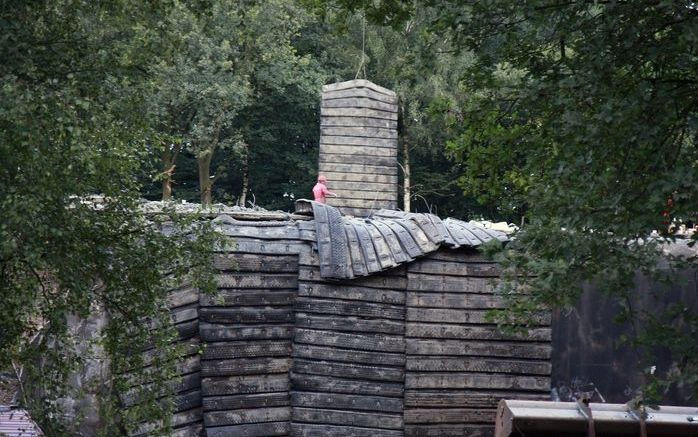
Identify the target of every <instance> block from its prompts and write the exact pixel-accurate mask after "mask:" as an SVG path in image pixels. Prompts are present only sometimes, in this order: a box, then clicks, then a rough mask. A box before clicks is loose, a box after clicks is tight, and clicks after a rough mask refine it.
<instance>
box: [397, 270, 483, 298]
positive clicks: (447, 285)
mask: <svg viewBox="0 0 698 437" xmlns="http://www.w3.org/2000/svg"><path fill="white" fill-rule="evenodd" d="M407 277H408V278H409V283H408V284H407V289H408V290H410V291H440V292H444V291H446V292H448V291H452V292H462V293H493V292H494V291H495V289H496V286H497V281H496V279H493V278H478V277H457V276H444V275H427V274H422V273H414V272H408V273H407Z"/></svg>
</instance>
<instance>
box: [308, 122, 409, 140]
mask: <svg viewBox="0 0 698 437" xmlns="http://www.w3.org/2000/svg"><path fill="white" fill-rule="evenodd" d="M320 135H322V136H323V137H332V136H338V137H363V138H384V139H393V140H395V139H397V131H396V130H395V129H387V128H382V127H371V126H361V125H358V126H326V127H323V126H321V127H320Z"/></svg>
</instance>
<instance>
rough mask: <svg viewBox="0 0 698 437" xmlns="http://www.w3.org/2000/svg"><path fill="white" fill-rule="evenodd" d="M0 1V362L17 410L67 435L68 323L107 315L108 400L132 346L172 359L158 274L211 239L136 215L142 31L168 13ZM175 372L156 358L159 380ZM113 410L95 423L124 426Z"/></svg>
mask: <svg viewBox="0 0 698 437" xmlns="http://www.w3.org/2000/svg"><path fill="white" fill-rule="evenodd" d="M0 5H1V7H0V20H1V21H2V22H3V26H2V27H1V29H0V39H1V40H2V41H3V44H1V45H0V59H1V60H2V62H0V82H1V83H2V86H1V87H0V205H2V209H3V214H2V218H0V351H1V353H0V367H1V368H3V369H5V368H7V366H9V365H10V364H13V365H16V366H24V368H25V370H26V373H27V374H29V375H30V378H29V380H30V381H32V383H33V387H32V388H31V389H32V390H34V391H35V392H36V393H41V395H42V397H41V398H38V399H36V398H35V399H31V398H29V397H28V398H27V401H28V402H29V405H27V407H30V408H31V409H32V412H33V414H35V415H36V417H37V418H38V419H40V420H41V421H42V426H43V428H44V431H45V432H46V433H47V434H48V435H56V436H58V435H64V434H70V432H71V430H70V429H69V428H70V424H68V425H66V424H65V423H63V424H61V423H57V422H56V420H55V419H56V418H58V417H61V415H62V411H61V410H60V409H61V404H60V403H59V402H58V400H59V399H60V398H61V397H62V396H63V395H64V394H65V393H66V391H65V390H66V387H65V385H64V382H65V378H66V376H67V375H68V374H69V373H70V372H71V371H72V370H73V369H74V368H75V367H76V366H79V365H80V363H81V357H80V356H79V355H77V354H76V352H75V349H74V347H73V346H74V344H73V343H72V342H73V340H74V339H72V338H71V337H70V332H69V326H68V325H69V323H68V319H69V317H71V316H77V317H87V316H88V315H90V314H93V313H94V312H95V311H98V310H104V311H106V312H107V313H108V314H109V321H108V324H107V326H106V328H105V331H104V337H103V338H102V339H101V340H102V342H103V344H104V347H105V349H106V350H107V352H108V353H109V355H110V357H111V359H112V362H113V364H114V369H113V370H114V372H115V374H114V377H113V379H111V380H109V381H104V383H105V385H106V386H107V389H108V390H114V393H113V394H116V393H117V392H118V389H119V388H122V385H123V383H124V380H123V378H122V377H121V376H119V372H121V371H123V370H124V369H126V368H128V367H130V366H133V365H134V364H136V363H137V362H138V360H139V359H142V357H141V358H139V354H136V353H134V351H138V350H139V348H142V347H145V345H148V344H151V345H153V344H154V345H157V346H161V347H162V349H163V351H164V352H167V353H166V354H165V355H166V356H172V355H171V354H170V353H175V351H174V350H172V349H171V348H168V346H167V345H168V344H169V342H170V340H171V338H172V336H171V334H172V333H171V331H169V330H168V329H167V323H166V320H168V318H169V316H168V315H167V313H166V312H163V310H162V309H163V307H164V306H163V302H164V297H165V295H166V291H167V282H164V281H163V278H162V272H164V271H172V270H173V269H174V273H177V274H181V273H183V272H184V271H185V270H187V269H188V268H189V267H191V268H193V269H195V270H197V269H200V268H202V267H203V266H205V265H207V264H208V263H207V260H208V258H207V254H208V251H209V249H210V248H209V247H208V245H209V244H210V240H209V239H207V238H201V239H196V240H194V241H192V240H191V239H188V238H181V239H178V238H168V237H167V236H165V235H164V234H163V233H162V232H161V230H160V227H159V225H158V222H157V221H153V220H149V219H147V218H146V217H145V216H144V215H143V214H142V213H140V212H139V210H138V200H139V185H138V184H137V182H136V179H137V178H136V175H137V174H139V173H140V172H142V171H143V168H142V163H143V162H144V161H147V156H146V153H147V149H146V147H145V144H144V141H143V138H145V137H146V134H147V132H148V131H147V129H146V128H147V127H148V123H147V122H146V120H144V118H143V111H142V108H143V107H145V106H146V105H145V102H146V101H147V98H148V94H147V90H148V89H149V87H148V85H147V78H146V76H144V74H143V72H144V71H145V70H147V68H148V66H149V62H150V59H152V58H153V56H152V55H153V53H152V52H150V50H149V49H150V48H151V44H152V39H151V37H150V35H149V34H148V32H145V31H144V29H153V28H156V26H157V22H158V17H160V16H161V14H162V13H163V12H165V11H166V8H165V7H164V6H149V5H143V4H140V2H132V1H130V0H122V1H109V2H97V3H94V2H90V3H87V2H82V1H74V0H58V1H51V2H44V1H37V2H30V3H17V2H12V1H3V2H1V3H0ZM95 195H97V196H96V197H94V196H95ZM174 229H178V228H177V227H175V228H174ZM180 229H184V228H180ZM179 278H182V275H180V276H179ZM146 318H147V319H150V320H160V321H161V322H162V323H160V326H161V327H162V329H160V328H157V329H151V325H149V324H146V323H143V320H144V319H146ZM32 340H35V341H32ZM173 366H174V362H170V363H169V364H164V365H163V369H162V370H163V372H162V373H161V374H160V379H157V378H156V381H160V380H163V379H162V378H165V377H166V375H167V371H168V370H172V368H173ZM156 376H157V375H154V377H156ZM27 389H28V390H29V387H27ZM108 394H109V393H108ZM104 401H105V403H104V405H110V404H111V402H112V401H114V399H113V398H110V397H107V398H105V399H104ZM166 411H167V408H166V407H164V406H163V405H162V404H160V403H157V402H152V403H149V404H147V405H144V407H143V408H142V409H134V410H132V411H130V412H128V413H125V412H122V413H123V414H129V415H130V417H131V418H132V419H134V420H142V419H144V418H149V419H150V418H152V419H157V418H158V417H165V418H167V417H169V415H168V414H167V413H166ZM145 414H148V415H149V416H145ZM51 417H53V418H54V420H49V419H50V418H51ZM122 417H123V416H122V414H116V415H113V416H107V417H105V418H106V419H109V420H111V424H113V423H114V422H116V424H115V426H110V423H107V424H105V426H106V430H107V431H109V432H111V433H113V434H118V433H123V432H126V429H128V428H132V427H133V426H134V425H135V423H136V422H130V421H127V420H124V421H120V418H122Z"/></svg>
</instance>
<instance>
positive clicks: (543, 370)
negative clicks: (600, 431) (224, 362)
mask: <svg viewBox="0 0 698 437" xmlns="http://www.w3.org/2000/svg"><path fill="white" fill-rule="evenodd" d="M405 365H406V366H405V369H406V370H407V371H410V372H489V373H511V374H515V375H544V376H549V375H550V371H551V367H552V366H551V364H550V362H548V361H521V360H515V359H492V358H481V357H477V358H471V359H464V358H463V357H458V358H454V357H434V358H427V357H419V358H416V359H414V358H408V359H407V362H406V363H405ZM202 369H203V364H202Z"/></svg>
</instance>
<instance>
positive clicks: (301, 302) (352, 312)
mask: <svg viewBox="0 0 698 437" xmlns="http://www.w3.org/2000/svg"><path fill="white" fill-rule="evenodd" d="M295 308H296V311H298V312H307V313H315V314H336V315H342V316H361V317H376V318H382V319H393V320H404V319H405V307H404V306H401V305H390V304H384V303H375V302H363V301H345V300H339V299H321V298H311V297H298V299H297V300H296V305H295Z"/></svg>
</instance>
